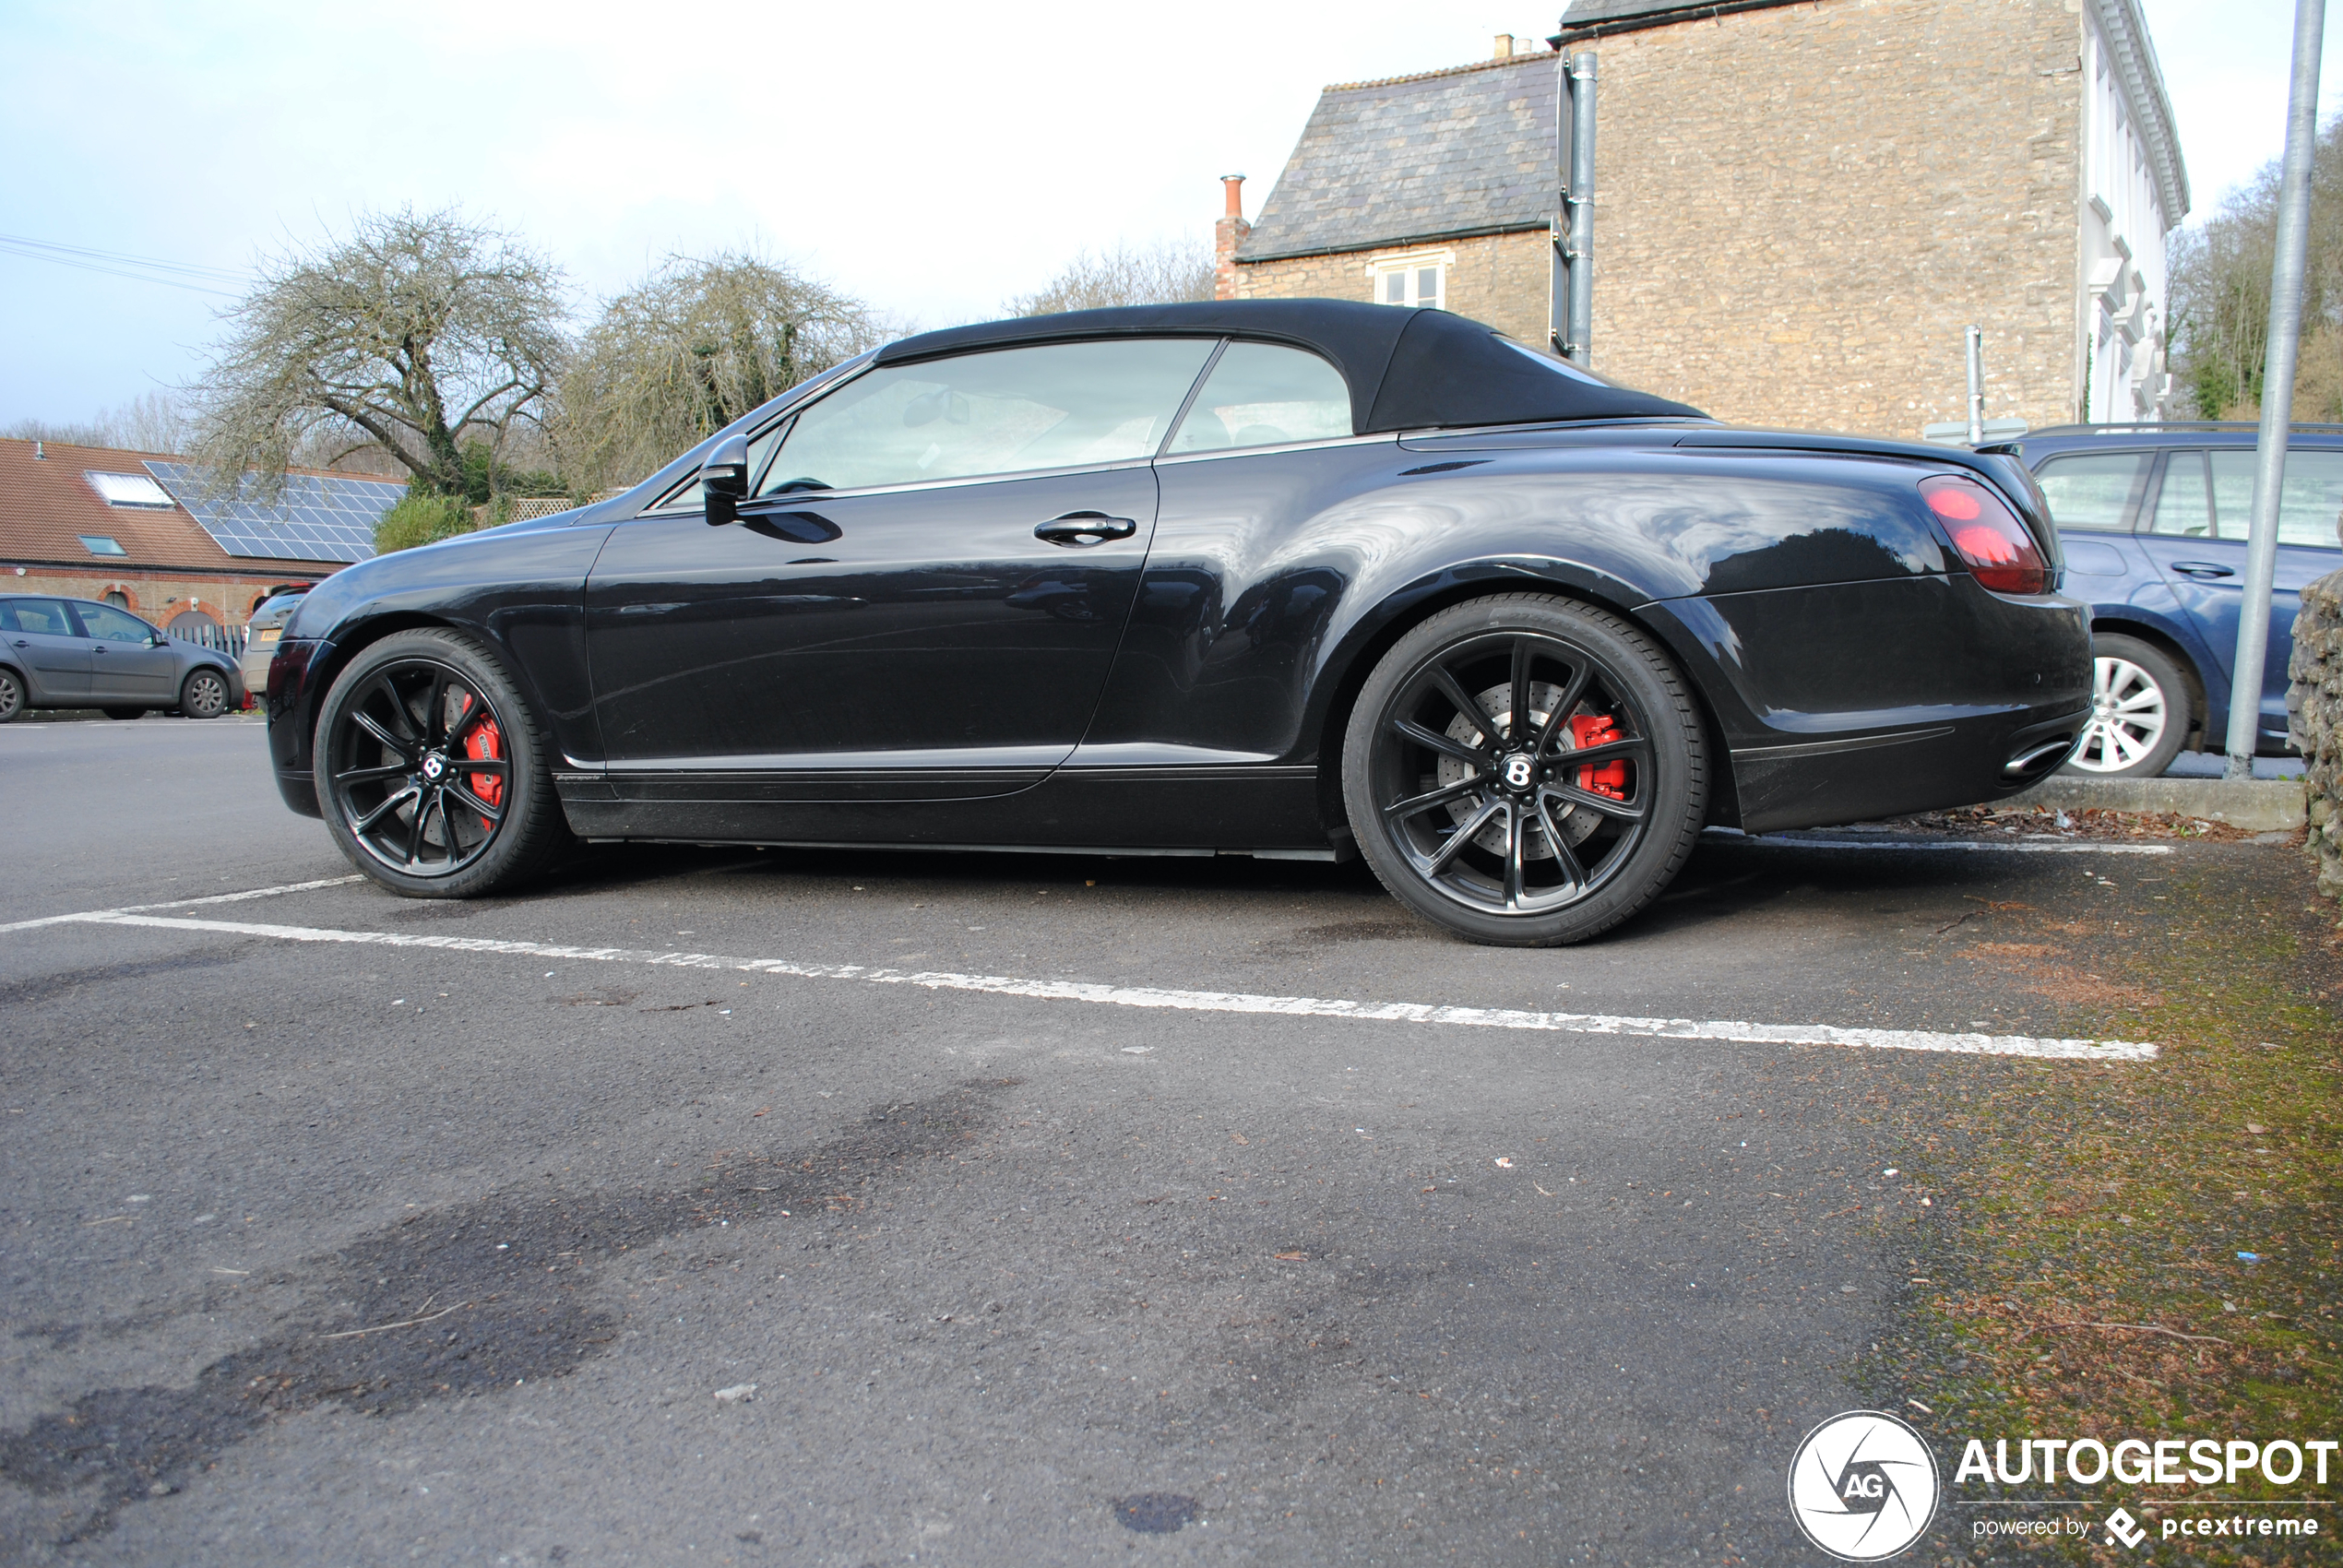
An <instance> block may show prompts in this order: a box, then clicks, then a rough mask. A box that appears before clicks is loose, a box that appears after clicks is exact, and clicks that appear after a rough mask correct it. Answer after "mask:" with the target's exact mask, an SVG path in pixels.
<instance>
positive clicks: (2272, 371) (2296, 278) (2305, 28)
mask: <svg viewBox="0 0 2343 1568" xmlns="http://www.w3.org/2000/svg"><path fill="white" fill-rule="evenodd" d="M2325 28H2326V0H2295V6H2294V81H2293V85H2292V87H2291V88H2290V89H2289V93H2288V97H2287V107H2286V163H2285V168H2284V172H2282V173H2281V174H2280V175H2279V178H2278V256H2277V259H2276V261H2275V262H2274V263H2273V264H2272V266H2271V268H2270V330H2269V348H2268V350H2267V357H2266V358H2265V360H2264V361H2263V364H2262V430H2261V435H2260V438H2259V440H2258V441H2257V442H2256V443H2255V445H2254V513H2253V522H2252V524H2251V525H2250V531H2249V532H2248V533H2247V535H2246V546H2245V597H2244V601H2243V602H2242V604H2240V605H2239V606H2238V615H2237V659H2236V662H2235V663H2234V664H2232V665H2231V666H2230V669H2231V670H2232V671H2234V672H2235V673H2234V675H2233V677H2232V678H2231V680H2230V731H2229V766H2228V767H2227V768H2226V769H2225V770H2224V773H2225V777H2227V778H2253V777H2254V751H2255V749H2256V747H2257V746H2258V745H2259V744H2260V742H2261V738H2262V671H2263V666H2264V664H2265V662H2266V658H2267V655H2268V653H2269V644H2270V585H2271V582H2272V579H2273V578H2274V577H2275V576H2277V571H2278V498H2279V491H2280V489H2281V487H2282V485H2283V482H2284V480H2285V477H2286V438H2287V435H2288V434H2289V425H2290V423H2291V422H2292V421H2293V418H2294V358H2295V352H2296V350H2297V348H2298V346H2299V342H2300V339H2301V331H2302V271H2303V258H2304V255H2305V253H2306V252H2307V251H2308V249H2309V247H2310V209H2311V159H2312V154H2313V150H2314V148H2315V145H2316V137H2317V134H2318V101H2319V44H2320V42H2321V35H2322V34H2323V33H2324V32H2325Z"/></svg>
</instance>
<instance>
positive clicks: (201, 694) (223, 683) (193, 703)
mask: <svg viewBox="0 0 2343 1568" xmlns="http://www.w3.org/2000/svg"><path fill="white" fill-rule="evenodd" d="M179 711H180V712H182V713H184V714H185V715H186V716H187V717H188V718H190V719H217V718H219V717H220V715H221V714H223V713H225V712H227V711H228V678H227V677H226V676H225V675H222V674H221V673H220V671H217V670H197V671H193V672H192V673H190V674H189V675H188V677H187V679H186V680H185V681H184V683H181V685H180V687H179Z"/></svg>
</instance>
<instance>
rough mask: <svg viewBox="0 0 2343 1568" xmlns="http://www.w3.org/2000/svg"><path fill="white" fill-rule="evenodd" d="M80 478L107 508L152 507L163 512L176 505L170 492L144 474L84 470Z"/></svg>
mask: <svg viewBox="0 0 2343 1568" xmlns="http://www.w3.org/2000/svg"><path fill="white" fill-rule="evenodd" d="M82 477H83V478H84V479H86V480H88V481H89V488H90V489H92V490H95V491H96V492H97V493H98V494H99V496H100V498H101V499H102V500H103V501H104V502H105V504H106V505H109V506H139V507H152V508H154V509H155V510H157V511H164V510H168V509H169V508H171V507H172V506H176V505H178V503H177V502H175V501H173V500H172V498H171V492H169V491H167V490H165V489H163V487H162V486H161V485H159V484H157V483H156V482H155V481H153V480H150V479H149V478H148V477H147V476H146V475H145V474H107V473H100V472H98V471H97V470H96V469H84V470H83V471H82Z"/></svg>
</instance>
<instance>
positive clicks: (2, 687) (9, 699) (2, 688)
mask: <svg viewBox="0 0 2343 1568" xmlns="http://www.w3.org/2000/svg"><path fill="white" fill-rule="evenodd" d="M23 717H24V680H23V678H22V677H20V676H19V675H18V673H17V672H16V671H13V670H0V724H6V723H8V722H10V721H11V720H13V719H21V718H23Z"/></svg>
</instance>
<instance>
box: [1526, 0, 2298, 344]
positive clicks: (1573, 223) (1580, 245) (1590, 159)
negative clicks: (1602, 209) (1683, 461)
mask: <svg viewBox="0 0 2343 1568" xmlns="http://www.w3.org/2000/svg"><path fill="white" fill-rule="evenodd" d="M2309 3H2310V0H2304V4H2309ZM1569 81H1570V89H1571V90H1570V118H1571V131H1570V208H1569V211H1570V333H1569V339H1568V344H1567V348H1566V350H1565V351H1566V354H1567V357H1568V358H1569V359H1570V361H1571V362H1573V363H1575V364H1579V365H1587V366H1589V367H1591V365H1592V363H1593V360H1594V348H1593V344H1594V336H1595V57H1594V54H1593V53H1592V52H1591V51H1588V52H1586V53H1578V54H1573V55H1572V56H1571V57H1570V71H1569Z"/></svg>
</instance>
